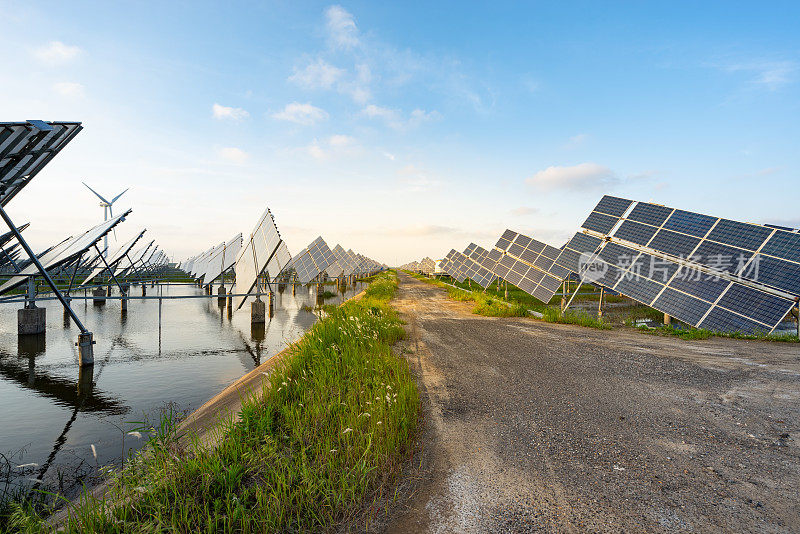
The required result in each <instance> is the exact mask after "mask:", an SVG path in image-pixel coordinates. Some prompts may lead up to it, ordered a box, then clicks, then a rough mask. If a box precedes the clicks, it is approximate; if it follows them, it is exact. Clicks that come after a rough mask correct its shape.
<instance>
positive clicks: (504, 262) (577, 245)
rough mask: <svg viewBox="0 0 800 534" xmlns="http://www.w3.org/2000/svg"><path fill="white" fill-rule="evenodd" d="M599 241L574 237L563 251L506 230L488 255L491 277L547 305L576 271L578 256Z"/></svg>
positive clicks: (591, 250) (587, 251)
mask: <svg viewBox="0 0 800 534" xmlns="http://www.w3.org/2000/svg"><path fill="white" fill-rule="evenodd" d="M599 241H600V240H599V239H596V238H592V237H591V236H588V235H585V234H575V236H573V238H572V239H570V241H569V242H568V243H567V244H566V245H565V246H564V248H563V249H558V248H555V247H552V246H550V245H548V244H546V243H542V242H541V241H537V240H536V239H532V238H530V237H528V236H525V235H522V234H519V233H517V232H513V231H511V230H506V231H505V232H504V233H503V235H502V236H501V237H500V239H499V240H498V241H497V244H496V245H495V249H494V251H492V253H490V259H494V260H496V261H497V262H498V263H497V266H496V267H495V268H494V272H495V274H497V275H498V276H499V277H500V278H503V279H505V280H508V281H509V282H511V283H512V284H514V285H515V286H517V287H519V288H520V289H522V290H523V291H525V292H526V293H529V294H531V295H533V296H534V297H536V298H537V299H539V300H540V301H542V302H544V303H547V302H549V301H550V299H551V298H553V295H555V293H556V292H557V291H558V288H559V286H560V285H561V282H563V280H564V279H565V278H567V277H568V276H569V275H570V273H572V272H578V270H579V260H580V256H581V254H584V253H589V254H590V253H592V252H594V251H595V249H596V248H597V246H598V244H599Z"/></svg>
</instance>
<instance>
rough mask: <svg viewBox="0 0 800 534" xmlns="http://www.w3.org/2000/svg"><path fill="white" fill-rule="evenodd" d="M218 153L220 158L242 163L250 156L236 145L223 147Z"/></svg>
mask: <svg viewBox="0 0 800 534" xmlns="http://www.w3.org/2000/svg"><path fill="white" fill-rule="evenodd" d="M219 155H220V157H222V159H226V160H228V161H230V162H232V163H237V164H240V165H241V164H242V163H244V162H245V161H247V159H248V158H249V157H250V155H249V154H248V153H247V152H245V151H244V150H242V149H241V148H236V147H225V148H221V149H220V150H219Z"/></svg>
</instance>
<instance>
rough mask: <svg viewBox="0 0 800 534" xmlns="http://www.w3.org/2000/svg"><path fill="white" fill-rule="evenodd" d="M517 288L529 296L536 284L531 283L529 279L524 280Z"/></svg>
mask: <svg viewBox="0 0 800 534" xmlns="http://www.w3.org/2000/svg"><path fill="white" fill-rule="evenodd" d="M517 287H518V288H520V289H521V290H523V291H524V292H525V293H527V294H529V295H530V294H532V293H533V290H534V289H536V284H534V283H533V282H531V281H530V279H528V278H526V279H524V280H522V281H521V282H520V283H519V285H517Z"/></svg>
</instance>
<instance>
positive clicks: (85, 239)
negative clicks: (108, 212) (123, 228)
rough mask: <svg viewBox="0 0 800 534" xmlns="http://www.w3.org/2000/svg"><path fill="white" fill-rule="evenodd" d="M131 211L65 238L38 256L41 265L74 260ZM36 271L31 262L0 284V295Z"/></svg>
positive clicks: (55, 265)
mask: <svg viewBox="0 0 800 534" xmlns="http://www.w3.org/2000/svg"><path fill="white" fill-rule="evenodd" d="M131 211H132V210H128V211H126V212H125V213H123V214H122V215H118V216H116V217H113V218H111V219H109V220H107V221H104V222H102V223H100V224H98V225H97V226H94V227H92V228H90V229H89V230H87V231H85V232H84V233H82V234H79V235H75V236H72V237H69V238H67V239H65V240H64V241H62V242H61V243H60V244H59V245H57V246H55V247H53V248H52V249H50V251H49V252H47V253H45V254H42V255H41V256H40V257H39V262H40V263H41V264H42V267H44V268H45V269H46V270H49V269H54V268H56V267H59V266H61V265H66V264H68V263H71V262H72V261H75V260H76V259H78V258H79V257H80V256H82V255H83V253H84V252H86V251H87V250H88V249H89V248H91V247H92V246H93V245H94V244H95V243H97V242H98V241H99V240H100V239H102V238H103V236H105V235H106V234H108V233H109V232H110V231H111V230H112V229H113V228H114V227H115V226H117V225H118V224H119V223H121V222H122V221H124V220H125V217H127V216H128V215H129V214H130V213H131ZM38 272H39V271H38V268H37V267H36V265H34V264H32V263H31V264H30V265H28V266H26V267H25V268H24V269H22V270H21V271H20V272H19V273H18V274H16V275H14V276H12V277H11V278H9V279H8V280H7V281H6V282H5V283H4V284H3V285H2V286H0V295H2V294H3V293H5V292H7V291H10V290H11V289H14V288H15V287H17V286H19V285H21V284H23V283H24V282H25V280H26V279H27V277H28V276H32V275H36V274H37V273H38Z"/></svg>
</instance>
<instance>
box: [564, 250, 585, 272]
mask: <svg viewBox="0 0 800 534" xmlns="http://www.w3.org/2000/svg"><path fill="white" fill-rule="evenodd" d="M581 254H582V253H580V252H576V251H574V250H571V249H568V248H565V249H564V250H562V251H561V254H559V256H558V263H559V264H560V265H563V266H564V267H565V268H567V269H569V270H570V271H572V272H573V273H577V272H578V263H579V260H580V256H581ZM583 254H588V253H587V252H584V253H583Z"/></svg>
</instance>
